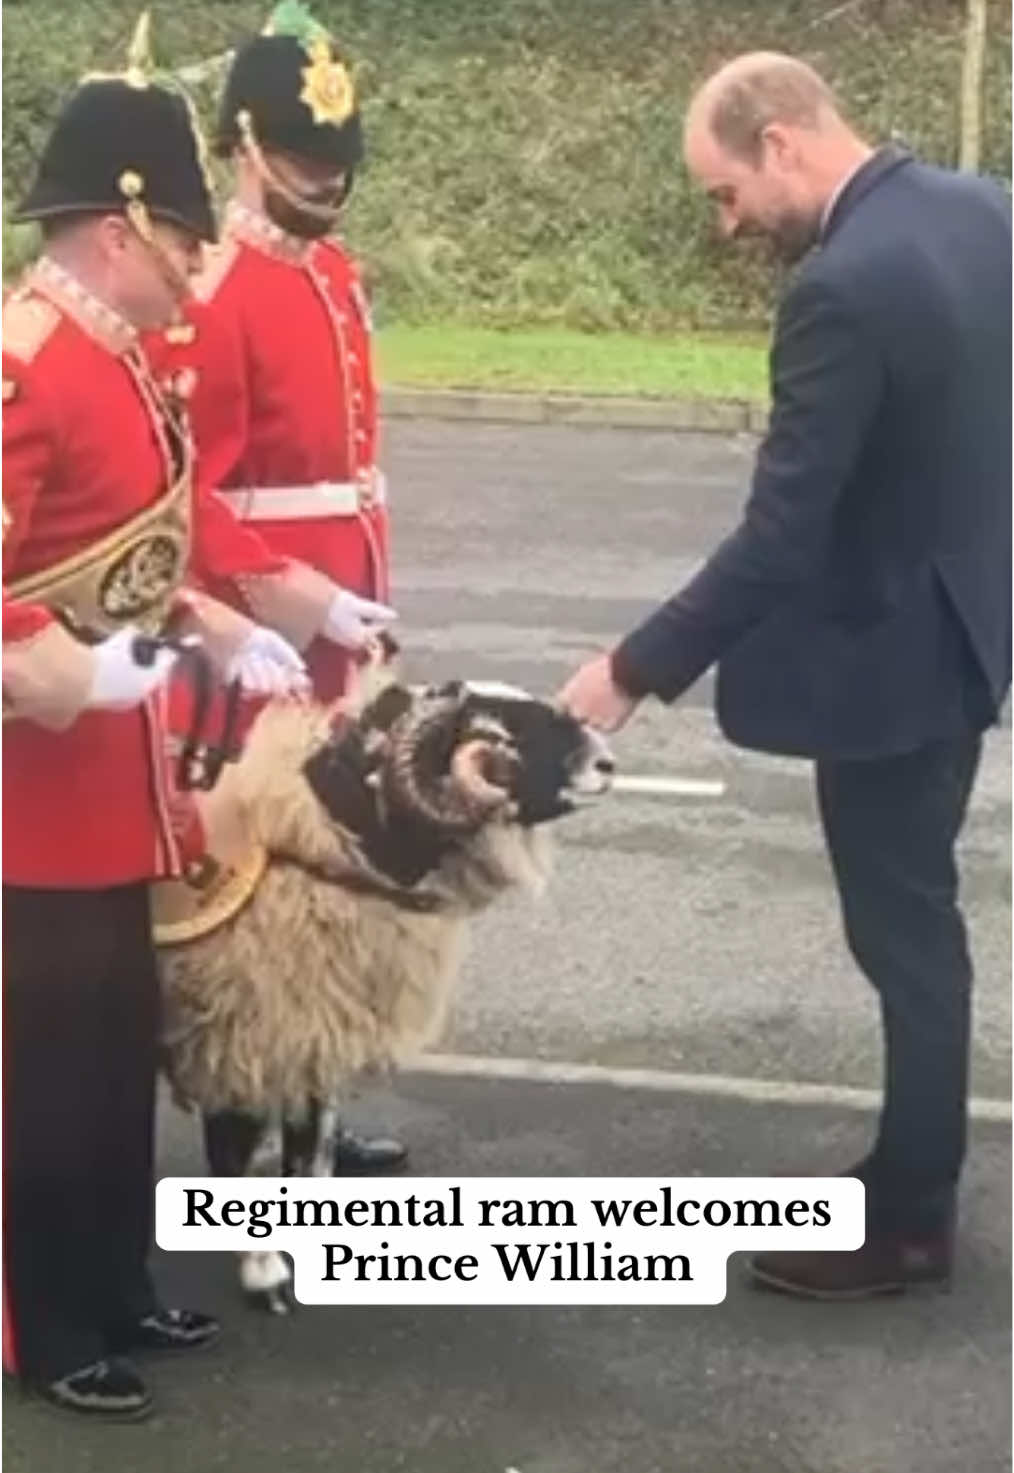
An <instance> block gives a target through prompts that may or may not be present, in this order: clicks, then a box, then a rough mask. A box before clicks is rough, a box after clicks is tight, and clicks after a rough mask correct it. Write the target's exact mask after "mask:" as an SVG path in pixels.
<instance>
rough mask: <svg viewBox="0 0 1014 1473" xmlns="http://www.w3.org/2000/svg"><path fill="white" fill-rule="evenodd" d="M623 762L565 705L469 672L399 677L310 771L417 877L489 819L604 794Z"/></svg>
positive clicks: (356, 828) (368, 842)
mask: <svg viewBox="0 0 1014 1473" xmlns="http://www.w3.org/2000/svg"><path fill="white" fill-rule="evenodd" d="M466 754H468V763H467V765H468V766H469V767H470V768H471V770H472V777H471V779H469V778H468V775H467V772H466V771H464V770H463V769H462V767H461V766H460V765H459V762H460V759H461V758H462V757H463V756H464V755H466ZM613 768H614V763H613V759H612V755H611V753H610V751H609V748H608V747H607V746H606V743H605V741H604V739H603V738H601V737H600V736H598V735H597V734H596V733H595V732H593V731H591V730H589V729H588V728H587V727H584V726H582V725H581V724H580V722H578V721H576V720H575V719H574V718H573V717H572V716H568V715H567V714H566V713H565V712H562V711H559V710H557V709H556V708H554V707H553V706H551V705H549V704H548V703H546V702H545V701H540V700H537V699H536V698H535V697H534V696H530V695H528V694H527V693H526V692H524V691H520V690H516V689H514V688H513V687H510V686H501V685H485V684H465V683H463V682H460V681H458V682H454V683H453V684H450V685H444V686H428V687H418V686H416V687H408V686H403V685H398V684H394V683H392V684H391V685H390V686H388V687H387V688H386V689H385V690H384V691H383V692H382V693H381V694H380V695H379V696H378V697H377V698H376V699H375V700H374V701H373V702H372V703H371V704H370V705H369V706H367V707H366V709H365V710H364V711H362V713H361V714H360V715H359V717H358V718H356V719H353V720H351V721H349V722H347V723H345V724H343V725H341V726H339V727H338V728H337V729H336V730H335V732H334V734H333V736H332V737H331V738H330V740H328V741H327V742H326V743H325V744H324V745H323V746H322V747H321V748H320V750H319V751H317V752H316V753H315V754H314V755H313V756H312V757H311V758H310V759H309V760H308V761H307V763H306V765H305V767H304V774H305V776H306V779H307V781H308V782H309V784H310V786H311V788H312V789H313V791H314V793H315V794H316V796H317V799H318V801H319V802H320V803H321V804H322V805H323V806H324V808H325V809H326V811H327V813H328V814H329V816H330V817H331V819H332V820H333V821H334V822H336V823H339V824H341V825H342V826H343V827H344V828H346V829H348V830H349V832H351V833H353V834H355V835H356V836H357V837H358V839H359V841H360V843H361V845H362V848H363V851H364V853H365V854H366V856H367V858H368V859H369V861H370V863H371V864H372V865H373V866H374V868H376V869H377V870H379V871H381V872H382V873H384V874H385V875H387V876H389V877H390V878H391V879H392V880H394V881H395V882H396V883H397V884H399V885H413V884H415V883H416V882H417V881H418V880H419V879H421V878H422V876H424V875H425V874H427V873H428V872H429V871H431V870H433V869H435V868H436V867H437V865H438V864H439V863H440V861H441V860H442V858H443V857H444V856H445V855H446V854H448V853H449V852H451V851H453V850H454V849H456V848H457V847H458V846H459V845H460V844H462V843H465V842H468V839H469V836H470V835H471V834H474V833H475V832H476V831H477V830H478V829H479V828H481V827H482V826H483V825H484V824H485V823H487V822H504V821H506V822H511V823H516V824H520V825H522V826H524V827H526V828H531V827H533V826H534V825H536V824H543V823H548V822H550V821H551V820H553V819H556V818H559V817H561V816H562V815H563V814H565V813H569V812H571V810H572V809H573V808H574V807H575V806H576V804H577V803H578V801H580V799H581V798H582V797H589V796H593V795H595V794H598V793H603V792H605V791H606V789H607V788H608V787H609V785H610V782H611V779H612V774H613Z"/></svg>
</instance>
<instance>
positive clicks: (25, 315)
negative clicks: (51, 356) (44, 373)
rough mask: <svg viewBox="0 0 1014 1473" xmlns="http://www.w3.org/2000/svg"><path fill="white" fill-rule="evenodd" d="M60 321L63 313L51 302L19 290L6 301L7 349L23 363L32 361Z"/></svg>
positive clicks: (4, 338) (4, 339)
mask: <svg viewBox="0 0 1014 1473" xmlns="http://www.w3.org/2000/svg"><path fill="white" fill-rule="evenodd" d="M59 321H60V313H59V312H58V310H57V309H56V307H54V306H53V304H52V303H51V302H47V301H45V300H44V299H43V298H42V297H36V296H29V295H22V294H21V293H20V292H16V293H15V294H14V295H13V296H10V297H8V298H7V300H6V301H5V302H4V305H3V319H2V345H3V350H4V352H5V353H8V354H10V356H11V357H12V358H17V359H19V360H20V361H21V362H22V363H31V361H32V359H33V358H34V357H35V356H36V354H37V353H38V352H39V350H40V349H41V348H42V347H43V346H44V344H45V342H46V340H47V339H48V338H49V337H50V336H51V334H52V332H53V330H54V328H55V327H56V326H57V325H58V323H59Z"/></svg>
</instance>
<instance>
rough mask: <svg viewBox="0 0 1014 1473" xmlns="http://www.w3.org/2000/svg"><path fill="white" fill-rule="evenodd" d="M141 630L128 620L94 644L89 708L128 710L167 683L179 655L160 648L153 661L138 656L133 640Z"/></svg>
mask: <svg viewBox="0 0 1014 1473" xmlns="http://www.w3.org/2000/svg"><path fill="white" fill-rule="evenodd" d="M140 635H141V631H140V630H139V629H137V628H136V627H135V626H134V625H132V624H128V625H127V626H126V627H125V628H123V629H119V630H117V632H116V633H115V634H113V635H110V637H109V638H108V639H104V640H103V641H102V643H101V644H96V645H93V646H92V657H93V659H94V662H95V663H94V666H93V669H92V683H91V689H90V690H89V692H88V699H87V701H86V702H85V706H86V709H90V710H93V709H95V708H100V709H103V710H107V711H126V710H129V709H130V707H131V706H140V705H141V704H142V702H143V701H144V700H146V698H147V697H148V696H150V695H151V693H152V691H154V690H157V689H158V687H159V686H160V685H164V684H165V682H166V680H167V679H168V678H169V672H170V671H171V670H172V668H173V666H174V665H175V664H176V661H177V660H178V659H179V655H178V654H177V652H176V651H175V650H165V649H162V650H158V651H157V652H156V654H155V658H154V660H153V661H152V663H151V664H150V665H140V664H138V662H137V660H136V659H135V658H134V653H133V644H134V641H135V639H137V638H139V637H140Z"/></svg>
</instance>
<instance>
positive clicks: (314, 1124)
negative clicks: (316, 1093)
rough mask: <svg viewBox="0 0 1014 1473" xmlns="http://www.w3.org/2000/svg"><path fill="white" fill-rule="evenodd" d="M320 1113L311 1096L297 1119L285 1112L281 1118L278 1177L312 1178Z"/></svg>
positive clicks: (316, 1172) (321, 1119) (322, 1113)
mask: <svg viewBox="0 0 1014 1473" xmlns="http://www.w3.org/2000/svg"><path fill="white" fill-rule="evenodd" d="M323 1118H324V1110H323V1108H322V1106H321V1103H320V1101H319V1100H316V1099H314V1098H313V1097H312V1096H311V1098H309V1099H308V1100H307V1102H306V1109H305V1110H304V1112H303V1114H302V1115H301V1116H299V1115H296V1114H295V1112H292V1113H286V1115H285V1116H284V1117H283V1119H282V1175H283V1176H316V1175H318V1170H317V1168H318V1158H319V1154H320V1143H321V1124H322V1122H323Z"/></svg>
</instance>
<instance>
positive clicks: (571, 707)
mask: <svg viewBox="0 0 1014 1473" xmlns="http://www.w3.org/2000/svg"><path fill="white" fill-rule="evenodd" d="M556 699H557V703H558V704H559V705H561V706H562V707H563V708H564V710H566V711H569V712H570V714H571V715H572V716H576V717H577V719H578V721H585V722H587V724H588V725H589V726H594V727H596V728H597V729H598V730H599V731H619V729H620V727H621V726H624V725H626V723H627V722H628V721H629V720H630V718H631V716H633V714H634V712H635V711H636V710H637V707H638V704H639V702H638V699H637V697H636V696H631V695H628V693H627V692H626V691H625V690H622V689H621V688H620V687H619V686H618V685H617V684H616V681H615V680H614V679H613V672H612V666H611V664H610V660H609V656H608V655H599V656H597V658H596V659H594V660H589V661H588V663H587V664H586V665H582V666H581V668H580V670H579V671H578V672H577V674H576V675H572V676H571V678H570V680H568V682H567V684H566V685H565V686H564V687H563V689H562V690H561V691H560V692H559V694H558V695H557V697H556Z"/></svg>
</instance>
